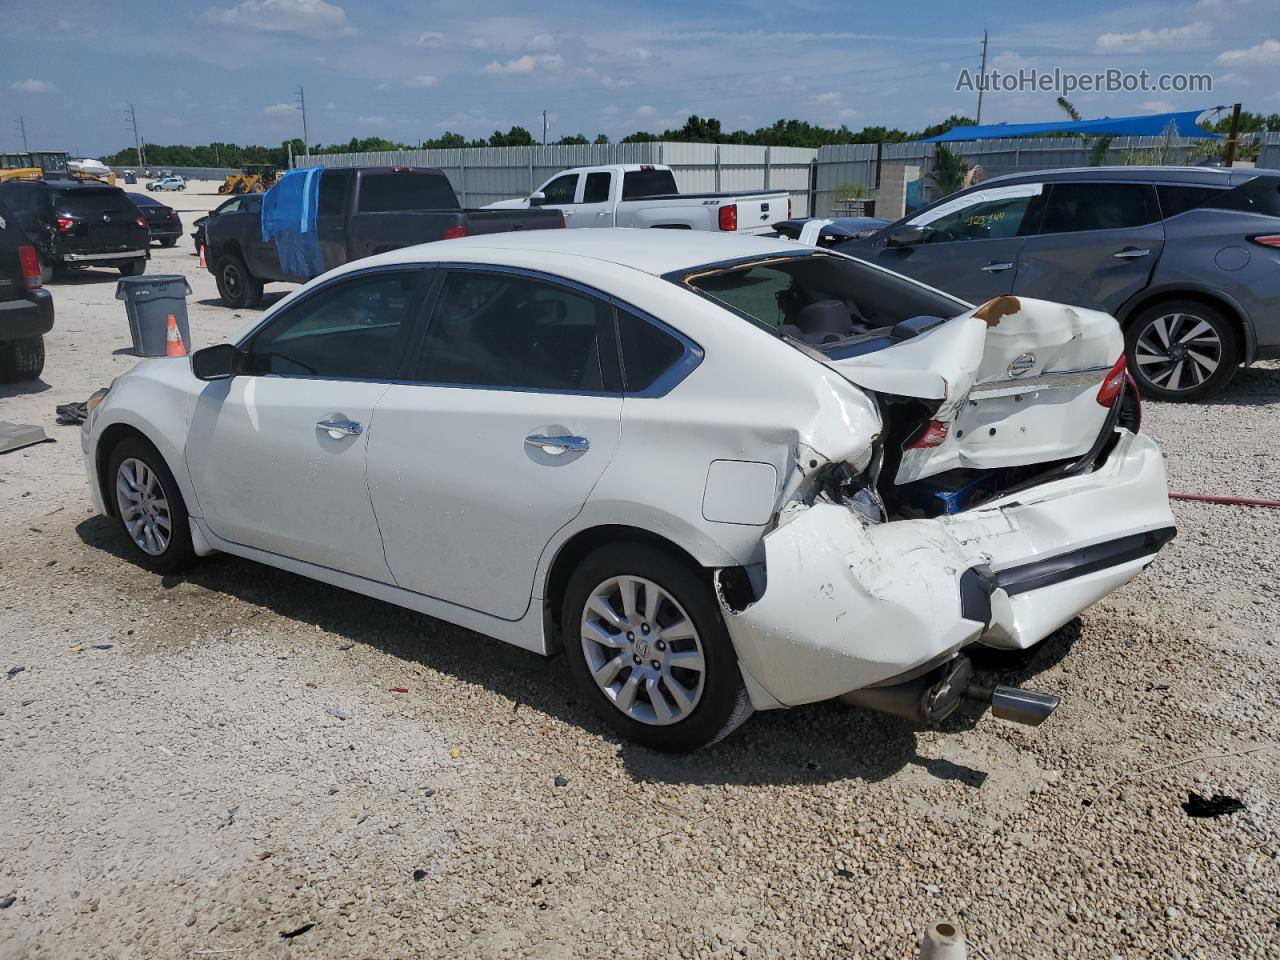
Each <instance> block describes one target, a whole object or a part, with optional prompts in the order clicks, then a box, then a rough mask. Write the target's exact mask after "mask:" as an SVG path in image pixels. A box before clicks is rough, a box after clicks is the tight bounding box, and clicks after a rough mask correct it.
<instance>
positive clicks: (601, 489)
mask: <svg viewBox="0 0 1280 960" xmlns="http://www.w3.org/2000/svg"><path fill="white" fill-rule="evenodd" d="M1122 354H1123V343H1122V340H1121V334H1120V330H1119V329H1118V328H1117V325H1116V323H1115V321H1114V320H1113V319H1112V318H1111V317H1109V316H1107V315H1105V314H1102V313H1097V312H1093V311H1089V310H1081V309H1074V308H1071V307H1067V306H1062V305H1060V304H1055V303H1045V302H1040V301H1033V300H1025V299H1024V300H1017V299H1014V298H1012V297H1002V298H1000V299H998V300H995V301H992V302H990V303H988V304H984V305H983V306H981V307H978V308H976V309H975V308H972V307H971V306H969V305H968V304H964V303H961V302H959V301H957V300H954V299H952V298H950V297H948V296H946V295H944V294H942V293H939V292H938V291H936V290H932V289H930V288H927V287H924V286H921V285H920V284H918V283H915V282H914V281H911V280H908V279H906V278H903V277H901V276H898V275H896V274H892V273H888V272H885V271H883V270H881V269H879V268H876V267H874V266H871V265H868V264H866V263H863V262H860V261H857V260H852V259H849V258H846V257H842V256H840V255H838V254H832V253H830V252H826V251H819V250H812V249H798V248H797V247H796V245H795V244H792V243H788V242H785V241H777V240H765V239H748V238H742V237H720V236H715V235H706V234H694V233H688V234H682V233H677V232H668V231H661V232H659V231H648V230H637V231H626V230H583V231H545V232H539V233H523V234H495V235H491V236H483V237H474V238H467V239H462V240H456V241H446V242H442V243H434V244H429V245H426V246H420V247H411V248H408V249H404V250H398V251H395V252H392V253H388V254H384V255H381V256H378V257H374V258H371V259H368V260H361V261H359V262H356V263H352V264H349V265H347V266H345V267H342V268H340V269H338V270H335V271H333V272H331V273H329V274H326V275H325V276H323V277H321V278H319V279H317V280H315V281H313V282H311V283H310V284H308V285H307V286H306V287H304V288H302V289H301V290H300V291H298V292H297V293H295V294H293V295H292V296H290V297H288V298H287V299H285V300H284V301H282V302H281V303H279V304H278V305H276V306H275V307H274V308H273V309H271V310H270V311H268V312H267V313H266V314H265V315H264V316H262V317H261V318H260V319H258V320H255V321H254V323H253V324H252V325H251V326H250V327H249V329H247V330H246V331H245V332H244V333H243V334H242V335H241V336H240V337H238V338H237V339H236V341H235V342H234V343H233V344H220V345H217V346H213V347H208V348H206V349H204V350H200V351H198V352H197V353H195V354H194V355H193V356H192V357H191V359H190V360H189V361H188V360H187V359H182V358H162V359H156V360H147V361H145V362H143V363H141V364H139V365H138V366H137V367H135V368H134V369H133V370H132V371H131V372H129V373H127V374H125V375H124V376H122V377H120V378H119V379H118V380H117V381H116V382H115V383H114V384H113V385H112V386H111V388H110V390H109V391H107V392H106V393H105V394H99V395H96V396H95V397H94V399H93V401H92V403H91V407H92V409H91V413H90V416H89V419H88V421H87V422H86V424H85V426H84V432H83V443H84V450H85V457H86V459H85V462H86V467H87V471H88V475H89V480H90V484H91V487H92V490H93V497H94V500H95V503H96V504H97V506H98V508H99V509H100V510H101V511H103V512H105V513H107V514H109V515H110V516H113V517H115V518H116V519H117V520H118V522H119V524H120V526H121V528H122V530H123V531H124V533H125V535H126V536H127V537H128V539H129V541H130V542H131V543H132V544H134V546H135V547H136V548H137V553H138V556H139V558H140V560H142V561H143V562H144V563H145V564H147V565H148V566H150V567H152V568H153V569H157V570H165V571H167V570H173V569H176V568H178V567H180V566H181V565H183V564H184V563H186V562H187V561H189V560H190V559H191V558H192V557H193V556H194V555H203V554H209V553H212V552H215V551H224V552H227V553H232V554H237V555H239V556H242V557H248V558H251V559H253V560H257V561H260V562H262V563H266V564H271V565H273V566H277V567H281V568H283V569H286V570H291V571H295V572H297V573H301V574H304V575H306V576H309V577H313V578H315V579H317V580H321V581H324V582H326V583H329V584H333V585H335V586H338V587H343V588H346V589H348V590H353V591H356V592H358V593H363V594H368V595H370V596H373V597H378V598H382V599H384V600H387V601H389V602H391V603H396V604H400V605H402V606H405V607H410V608H412V609H414V610H419V611H422V612H424V613H427V614H430V615H432V616H435V617H439V618H441V619H444V620H448V621H451V622H453V623H457V624H461V625H463V626H465V627H469V628H472V629H474V630H477V631H479V632H481V633H485V634H489V635H491V636H494V637H498V638H500V639H502V640H506V641H509V642H511V643H514V644H517V645H518V646H521V647H525V648H528V649H531V650H535V651H538V652H540V653H544V654H550V653H552V652H555V651H556V650H559V649H563V650H564V652H565V654H566V656H567V659H568V662H569V665H570V667H571V669H572V673H573V675H574V677H575V678H576V680H577V682H578V684H579V685H580V687H581V688H582V690H583V691H584V692H585V694H586V695H587V697H588V698H589V699H590V700H591V702H592V703H593V704H594V705H595V706H596V707H597V708H598V709H599V711H600V713H601V714H602V715H603V716H604V718H605V719H606V720H607V721H608V722H609V723H610V724H611V725H612V726H613V728H614V729H615V730H617V731H618V732H619V733H620V734H622V735H623V736H625V737H628V738H630V739H633V740H637V741H640V742H642V743H645V744H648V745H650V746H652V747H656V748H659V749H665V750H689V749H694V748H697V747H701V746H704V745H706V744H709V743H712V742H714V741H716V740H717V739H719V738H720V737H723V736H724V735H726V734H727V733H728V732H730V731H731V730H733V729H734V727H736V726H737V725H738V724H739V723H741V722H742V721H743V720H744V719H745V718H746V717H747V716H748V715H749V714H750V713H751V712H752V710H753V709H756V710H763V709H776V708H780V707H795V706H800V705H802V704H806V703H811V702H813V701H818V700H823V699H827V698H832V697H842V698H845V699H848V700H850V701H852V702H856V703H861V704H864V705H867V706H871V707H875V708H879V709H886V710H891V711H893V712H896V713H900V714H904V715H906V716H910V717H913V718H915V719H917V720H920V721H925V722H927V721H933V720H937V719H940V718H942V717H944V716H946V715H947V714H948V713H949V712H950V711H952V710H954V709H955V707H956V706H957V705H958V704H959V703H960V702H961V701H962V700H963V699H964V698H970V699H978V700H982V701H985V702H988V703H991V704H992V705H993V712H994V713H995V714H996V715H998V716H1004V717H1007V718H1009V719H1014V720H1021V721H1023V722H1031V723H1035V722H1039V721H1040V720H1042V719H1043V718H1044V717H1045V716H1047V714H1048V712H1049V711H1050V710H1052V708H1053V706H1054V704H1056V698H1053V697H1051V696H1047V695H1044V694H1036V693H1033V692H1030V691H1021V690H1016V689H1007V688H996V689H995V690H991V689H983V688H979V687H977V686H975V685H974V684H973V683H972V679H971V674H972V671H971V669H970V666H969V661H968V659H967V658H966V657H965V653H964V651H965V649H966V648H968V647H970V646H973V645H976V644H983V645H987V646H990V647H997V648H1006V649H1017V648H1026V647H1030V646H1031V645H1033V644H1035V643H1037V642H1039V641H1040V640H1042V639H1043V638H1044V637H1045V636H1046V635H1048V634H1049V633H1050V632H1052V631H1053V630H1055V629H1057V628H1058V627H1059V626H1061V625H1062V624H1064V623H1066V622H1067V621H1068V620H1070V619H1071V618H1072V617H1074V616H1075V615H1076V614H1078V613H1079V612H1080V611H1082V610H1084V609H1085V608H1086V607H1088V606H1089V605H1090V604H1092V603H1093V602H1095V601H1096V600H1098V599H1099V598H1100V597H1102V596H1104V595H1105V594H1107V593H1108V592H1109V591H1111V590H1114V589H1116V588H1117V587H1119V586H1120V585H1121V584H1123V583H1125V582H1126V581H1128V580H1130V579H1131V578H1132V577H1134V576H1136V575H1137V574H1138V573H1139V572H1140V571H1141V570H1142V569H1143V567H1145V566H1146V565H1147V564H1149V563H1150V562H1151V561H1152V559H1153V558H1154V557H1155V555H1156V553H1157V551H1159V549H1160V548H1161V547H1162V546H1163V545H1164V544H1165V543H1166V542H1167V541H1168V540H1169V539H1170V538H1171V537H1172V536H1173V535H1174V524H1173V517H1172V514H1171V512H1170V510H1169V504H1168V496H1167V489H1166V482H1165V473H1164V464H1163V461H1162V458H1161V454H1160V450H1159V449H1158V448H1157V446H1156V444H1155V443H1154V442H1153V441H1152V440H1151V439H1150V438H1149V437H1147V436H1146V435H1144V434H1142V433H1140V432H1138V426H1139V414H1140V411H1139V402H1138V397H1137V394H1136V391H1135V390H1134V389H1133V387H1132V384H1131V381H1130V380H1129V378H1128V376H1127V374H1126V371H1125V368H1124V363H1123V359H1122ZM424 642H430V641H429V638H424Z"/></svg>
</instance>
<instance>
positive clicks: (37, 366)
mask: <svg viewBox="0 0 1280 960" xmlns="http://www.w3.org/2000/svg"><path fill="white" fill-rule="evenodd" d="M43 372H44V337H21V338H19V339H17V340H10V341H9V342H8V343H0V383H18V382H19V381H22V380H35V379H36V378H38V377H39V376H40V374H41V373H43Z"/></svg>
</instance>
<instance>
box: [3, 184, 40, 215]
mask: <svg viewBox="0 0 1280 960" xmlns="http://www.w3.org/2000/svg"><path fill="white" fill-rule="evenodd" d="M48 196H49V194H48V192H47V190H46V189H45V186H44V184H42V183H21V182H14V183H5V184H0V199H3V200H4V202H5V203H6V204H8V206H9V209H10V210H12V211H13V212H14V213H27V214H38V213H41V212H42V211H43V210H44V208H45V205H46V204H47V203H48V199H47V198H48Z"/></svg>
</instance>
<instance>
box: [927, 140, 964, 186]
mask: <svg viewBox="0 0 1280 960" xmlns="http://www.w3.org/2000/svg"><path fill="white" fill-rule="evenodd" d="M968 172H969V161H968V160H966V159H965V158H964V157H962V156H960V154H958V153H956V152H954V151H953V150H951V149H950V148H949V147H947V146H946V144H942V143H940V144H938V149H937V152H936V153H935V154H934V155H933V169H932V170H930V171H929V174H928V178H929V179H930V180H932V181H933V182H934V184H935V185H936V186H937V187H938V189H939V190H941V191H942V194H943V196H946V195H947V194H949V193H955V192H956V191H957V190H959V189H960V187H961V186H962V185H963V184H964V178H965V174H967V173H968Z"/></svg>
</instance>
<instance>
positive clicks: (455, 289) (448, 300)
mask: <svg viewBox="0 0 1280 960" xmlns="http://www.w3.org/2000/svg"><path fill="white" fill-rule="evenodd" d="M609 317H610V311H609V308H608V306H607V305H606V304H604V303H603V302H602V301H599V300H597V299H596V298H594V297H592V296H589V295H587V294H586V293H584V292H580V291H579V290H577V289H576V288H570V287H568V286H562V285H560V284H558V283H554V282H551V281H549V280H542V279H537V278H533V277H530V276H527V275H522V274H514V273H510V274H509V273H503V272H500V271H499V270H498V269H497V268H492V269H488V270H469V269H467V270H451V271H450V273H449V274H448V275H447V277H446V278H445V280H444V283H443V285H442V286H441V289H440V293H439V296H438V297H437V299H436V306H435V307H434V309H433V310H432V314H431V319H430V322H429V325H428V328H427V334H426V338H425V343H424V344H423V347H422V350H421V355H420V358H419V359H418V361H417V363H416V367H415V368H414V369H413V370H412V371H410V372H409V373H408V374H407V376H406V379H409V380H412V381H414V382H413V383H400V384H395V385H393V386H391V388H390V389H388V390H387V392H386V394H385V395H384V396H383V397H382V399H381V400H379V401H378V405H377V409H376V411H375V414H374V421H375V425H374V428H373V430H372V432H371V434H370V438H369V462H368V477H369V491H370V494H371V496H372V498H373V506H374V510H375V512H376V514H377V518H378V523H379V525H380V526H381V528H382V537H383V544H384V547H385V550H386V558H387V563H388V564H389V565H390V567H391V572H392V574H393V575H394V576H395V578H396V582H397V583H398V584H399V585H400V586H402V587H405V588H407V589H409V590H413V591H415V592H418V593H422V594H426V595H428V596H432V597H436V598H438V599H441V600H446V601H448V602H450V603H454V604H458V605H461V606H464V607H469V608H471V609H473V610H479V611H482V612H484V613H487V614H490V615H492V616H496V617H501V618H503V619H506V620H518V619H519V618H520V617H521V616H523V615H524V613H525V611H526V610H527V609H528V606H529V600H530V596H531V594H532V591H533V578H534V572H535V570H536V568H537V565H538V559H539V557H540V556H541V554H542V551H543V549H544V548H545V547H546V545H547V543H548V542H549V541H550V540H551V539H552V537H553V536H554V535H555V533H556V531H557V530H559V529H560V528H561V527H562V526H564V525H565V524H566V523H568V522H569V521H570V520H572V519H573V518H574V517H575V516H577V515H578V513H579V512H580V511H581V510H582V507H583V504H584V503H585V502H586V499H587V496H588V495H589V494H590V492H591V489H592V488H593V487H594V486H595V483H596V481H597V480H598V479H599V478H600V476H601V474H602V473H603V472H604V469H605V467H606V466H607V465H608V463H609V460H610V459H611V458H612V456H613V451H614V449H615V448H616V446H617V443H618V436H619V429H620V428H619V421H620V417H621V413H622V396H621V393H620V392H619V391H618V390H617V389H612V390H610V389H606V387H614V386H616V379H617V374H616V356H615V354H614V353H613V352H612V351H613V350H614V349H615V348H614V346H613V345H614V338H613V333H612V324H611V322H610V321H609ZM602 348H603V349H602ZM602 352H603V353H605V358H604V364H603V366H602V360H601V354H602ZM611 369H612V370H614V371H615V372H614V373H610V370H611Z"/></svg>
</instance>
